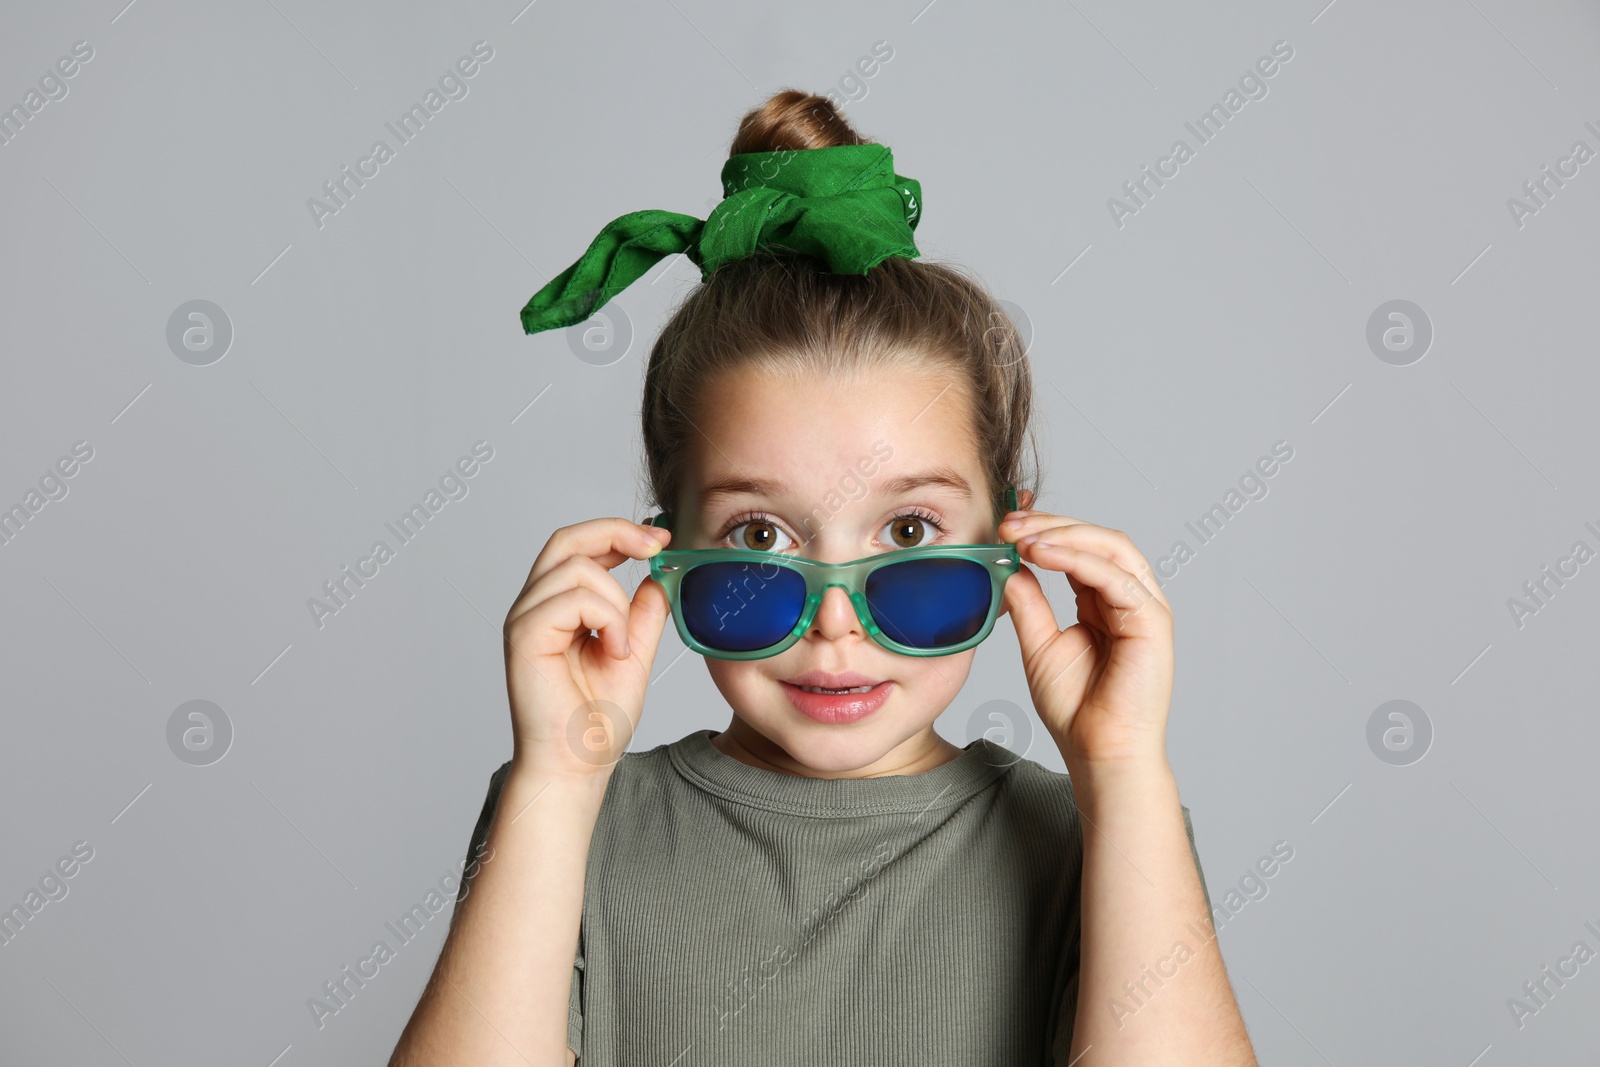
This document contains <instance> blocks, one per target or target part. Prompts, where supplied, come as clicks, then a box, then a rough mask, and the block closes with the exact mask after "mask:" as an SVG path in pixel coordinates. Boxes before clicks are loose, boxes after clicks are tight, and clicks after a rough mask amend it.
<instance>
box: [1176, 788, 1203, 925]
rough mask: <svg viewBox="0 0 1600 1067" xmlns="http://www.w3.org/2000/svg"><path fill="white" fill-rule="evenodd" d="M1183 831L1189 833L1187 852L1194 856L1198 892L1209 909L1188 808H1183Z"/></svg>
mask: <svg viewBox="0 0 1600 1067" xmlns="http://www.w3.org/2000/svg"><path fill="white" fill-rule="evenodd" d="M1179 806H1180V807H1181V806H1182V805H1179ZM1183 832H1184V833H1186V834H1188V835H1189V854H1190V855H1191V856H1193V857H1194V871H1195V873H1196V874H1198V875H1199V876H1200V892H1202V893H1204V894H1205V895H1206V910H1207V911H1210V910H1211V890H1209V889H1207V888H1206V872H1205V870H1204V869H1203V868H1202V867H1201V866H1200V851H1199V850H1198V849H1196V848H1195V847H1194V823H1192V822H1190V821H1189V809H1188V808H1184V809H1183Z"/></svg>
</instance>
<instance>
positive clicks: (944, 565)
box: [646, 487, 1021, 660]
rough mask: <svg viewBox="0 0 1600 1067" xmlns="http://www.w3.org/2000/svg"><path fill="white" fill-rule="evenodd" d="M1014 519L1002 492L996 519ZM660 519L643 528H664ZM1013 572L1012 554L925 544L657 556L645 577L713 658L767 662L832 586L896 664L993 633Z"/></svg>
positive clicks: (665, 520)
mask: <svg viewBox="0 0 1600 1067" xmlns="http://www.w3.org/2000/svg"><path fill="white" fill-rule="evenodd" d="M1015 510H1017V492H1016V489H1015V488H1012V487H1007V488H1006V491H1005V507H1004V510H1002V511H1000V512H998V513H997V515H996V518H999V516H1000V515H1004V514H1005V513H1006V512H1008V511H1015ZM670 523H671V515H670V513H667V512H663V513H661V514H660V515H657V516H655V517H654V518H652V519H649V520H647V522H646V524H647V525H650V526H660V527H664V528H666V529H671V525H670ZM1020 566H1021V564H1020V562H1019V561H1018V559H1017V554H1016V546H1015V545H1013V544H1010V543H1007V542H1001V543H997V544H983V545H925V546H923V547H921V548H900V549H893V550H891V551H888V552H880V553H878V554H877V555H874V556H867V557H866V558H864V559H858V560H854V561H852V562H849V563H821V562H818V561H817V560H814V559H805V558H803V557H800V556H790V555H784V554H782V553H778V552H769V551H766V550H763V549H754V548H686V549H663V550H662V551H660V552H658V553H656V554H655V555H654V556H652V557H650V576H651V577H652V578H654V579H655V580H656V581H657V582H659V583H660V584H661V586H662V588H663V589H665V590H666V593H667V600H668V602H669V603H670V604H671V605H672V619H673V622H674V624H675V625H676V626H677V628H678V636H679V637H681V638H682V639H683V643H684V644H685V645H688V646H689V647H690V648H691V649H693V650H694V651H696V652H698V653H700V654H701V655H702V656H710V657H712V658H713V659H733V660H745V659H763V658H765V657H767V656H776V655H777V654H778V653H780V652H782V651H784V650H785V649H787V648H789V647H790V646H791V645H793V644H794V643H795V642H796V641H798V640H800V638H801V637H803V636H805V634H806V631H807V630H809V629H810V628H811V621H812V619H814V618H815V617H816V614H817V608H818V607H819V606H820V605H821V604H822V594H823V593H825V592H826V591H827V589H828V587H829V586H833V585H836V586H839V587H840V588H841V589H843V590H844V591H845V592H846V593H847V594H849V597H850V601H851V603H853V604H854V605H855V609H856V615H857V617H858V618H860V620H861V625H862V626H863V627H864V628H865V629H866V631H867V633H868V634H869V635H871V637H872V639H873V640H874V641H876V642H877V643H878V644H880V645H882V646H883V647H884V648H887V649H888V650H889V651H890V652H898V653H899V654H900V655H902V656H948V655H952V654H954V653H956V652H964V651H966V650H967V649H969V648H972V647H973V646H975V645H977V644H978V643H979V642H980V641H982V640H983V639H984V638H985V637H988V636H989V632H990V631H991V630H993V629H994V622H995V619H996V618H998V617H999V614H1000V601H1001V594H1002V591H1003V590H1004V589H1005V584H1006V580H1007V579H1008V578H1010V577H1011V576H1012V575H1013V574H1015V573H1016V572H1017V570H1018V568H1019V567H1020Z"/></svg>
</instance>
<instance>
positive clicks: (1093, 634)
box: [391, 90, 1255, 1067]
mask: <svg viewBox="0 0 1600 1067" xmlns="http://www.w3.org/2000/svg"><path fill="white" fill-rule="evenodd" d="M723 179H724V188H725V191H726V192H727V199H725V200H724V201H723V202H722V203H721V204H720V205H719V206H718V208H717V210H715V211H713V212H712V216H711V217H710V218H709V219H707V220H705V221H704V222H702V221H701V220H698V219H694V218H692V217H690V216H686V215H676V214H674V213H671V212H660V211H650V212H636V213H634V214H632V215H626V216H623V217H621V218H619V219H617V220H616V221H615V222H613V223H612V224H611V225H609V226H608V227H606V229H605V230H604V231H602V233H601V235H600V236H599V237H597V238H596V240H595V242H594V243H593V244H592V245H591V247H590V249H589V252H588V253H587V254H586V255H585V256H584V258H583V259H581V260H579V262H578V263H576V264H574V265H573V267H572V268H570V269H569V270H568V271H566V272H565V273H563V274H562V275H560V276H558V277H557V278H555V279H554V280H553V281H552V282H551V283H550V284H549V285H548V286H546V287H545V288H544V289H543V290H541V291H540V293H539V294H537V295H536V296H535V297H534V299H533V300H532V301H530V302H529V305H528V307H527V308H525V309H524V311H523V322H524V326H525V328H526V329H527V330H528V332H534V331H536V330H540V329H548V328H552V327H560V326H568V325H572V324H574V323H577V322H580V321H582V320H583V319H585V318H587V317H588V316H589V315H590V314H592V313H593V311H594V309H595V308H596V307H598V306H599V304H601V303H603V302H604V301H605V300H606V299H608V298H609V297H610V296H611V295H612V294H613V293H615V292H617V291H619V290H620V289H621V288H623V287H625V286H626V285H627V284H628V283H629V282H630V281H632V280H633V279H634V278H636V277H638V276H639V275H641V274H642V273H643V272H644V271H645V269H647V268H648V266H649V265H650V264H651V263H653V262H655V261H656V260H658V259H659V258H660V257H661V256H663V255H666V254H668V253H670V252H673V251H681V252H684V253H685V254H686V255H688V256H690V257H691V258H692V259H693V260H694V262H695V263H696V264H697V265H699V266H701V268H702V271H703V274H704V277H705V284H704V285H702V286H701V287H700V288H699V289H698V290H696V291H695V292H693V293H692V294H691V295H690V296H689V297H688V298H687V299H686V300H685V302H684V303H683V304H682V306H681V307H680V308H679V309H678V310H677V311H676V312H675V314H674V315H673V317H672V319H671V321H670V322H668V324H667V326H666V327H665V329H664V331H663V332H662V334H661V337H660V338H659V339H658V340H657V342H656V343H655V345H654V347H653V349H652V351H651V355H650V363H649V368H648V370H647V372H646V377H645V389H644V405H643V436H644V445H645V451H646V454H647V458H648V464H649V475H650V485H651V490H652V492H653V494H654V497H655V500H656V502H657V503H658V504H659V505H660V506H661V507H662V508H663V509H664V514H663V515H661V516H658V517H656V518H655V519H653V520H652V521H651V522H650V523H647V524H640V523H634V522H630V521H627V520H625V519H620V518H607V519H592V520H589V521H587V522H580V523H577V524H576V525H573V526H569V527H565V528H563V529H560V530H557V531H556V532H555V533H554V534H553V535H552V536H551V538H550V540H549V541H548V542H547V543H546V545H545V546H544V549H543V550H542V551H541V552H540V553H539V555H538V558H537V559H536V560H535V561H534V564H533V569H532V571H531V572H530V574H529V575H528V580H527V583H526V584H525V585H524V587H523V590H522V593H521V595H520V596H519V597H518V598H517V600H516V602H515V603H514V604H513V605H512V607H511V610H510V612H509V613H508V615H507V618H506V625H505V637H506V644H507V649H506V679H507V688H508V690H509V694H510V704H511V715H512V725H513V738H514V747H513V755H512V758H511V759H510V760H509V761H508V762H506V763H505V764H504V765H503V766H501V767H500V768H499V770H497V771H496V772H495V773H494V775H493V776H492V777H491V779H490V789H489V795H488V797H487V798H486V800H485V803H484V806H483V813H482V815H481V816H480V818H479V820H478V825H477V827H476V830H475V832H474V834H473V838H472V843H471V846H470V850H469V859H470V860H471V864H470V866H469V868H468V870H467V872H466V874H467V876H468V877H469V878H470V881H469V882H467V884H466V885H464V886H463V888H462V891H461V897H460V898H459V899H458V901H457V907H456V914H455V917H454V920H453V925H452V927H451V930H450V933H449V936H448V937H447V939H446V941H445V944H444V947H443V949H442V951H441V953H440V958H439V961H438V964H437V967H436V969H435V971H434V974H433V977H432V979H431V980H430V981H429V983H428V986H427V988H426V990H425V991H424V993H423V995H422V997H421V1000H420V1002H419V1003H418V1005H417V1008H416V1011H415V1013H414V1014H413V1016H412V1018H411V1021H410V1023H409V1024H408V1025H407V1027H406V1029H405V1032H404V1033H403V1034H402V1036H401V1038H400V1042H399V1045H398V1047H397V1048H396V1050H395V1053H394V1058H393V1059H392V1060H391V1064H418V1065H421V1064H463V1063H472V1064H475V1065H488V1064H538V1065H545V1064H551V1065H557V1064H563V1063H565V1064H569V1065H570V1064H574V1063H581V1064H583V1065H584V1067H591V1065H592V1067H611V1065H613V1064H660V1065H662V1067H666V1065H669V1064H670V1065H677V1067H690V1065H711V1064H739V1065H751V1064H790V1063H794V1064H799V1063H805V1064H834V1063H848V1064H872V1065H892V1064H935V1063H951V1064H961V1065H963V1067H972V1065H979V1064H996V1065H998V1064H1022V1063H1028V1064H1050V1065H1054V1067H1065V1065H1067V1064H1081V1065H1083V1067H1098V1065H1108V1067H1109V1065H1133V1064H1154V1063H1162V1064H1174V1063H1181V1064H1186V1065H1194V1064H1208V1065H1209V1064H1217V1065H1222V1064H1227V1065H1240V1064H1254V1063H1255V1060H1254V1057H1253V1055H1252V1052H1251V1049H1250V1044H1249V1040H1248V1038H1247V1036H1246V1033H1245V1029H1244V1024H1243V1020H1242V1019H1241V1017H1240V1014H1239V1009H1238V1006H1237V1004H1236V1003H1235V1001H1234V998H1233V994H1232V990H1231V989H1230V987H1229V984H1228V980H1227V975H1226V973H1225V970H1224V967H1223V962H1222V957H1221V954H1220V952H1219V950H1218V947H1217V943H1216V940H1215V935H1214V932H1213V927H1212V925H1211V917H1210V901H1209V898H1208V896H1207V894H1206V890H1205V886H1204V882H1203V880H1202V876H1201V874H1200V870H1199V859H1198V856H1197V855H1196V854H1195V852H1194V848H1193V836H1192V831H1191V830H1190V829H1189V821H1188V811H1187V809H1186V808H1184V807H1183V805H1182V804H1180V802H1179V797H1178V789H1177V785H1176V782H1175V780H1174V778H1173V773H1172V770H1171V768H1170V767H1169V765H1168V763H1167V760H1166V754H1165V731H1166V720H1167V709H1168V703H1169V699H1170V695H1171V690H1172V671H1173V629H1172V614H1171V610H1170V606H1169V605H1168V603H1167V600H1166V597H1165V596H1164V595H1163V594H1162V591H1161V587H1160V586H1159V585H1158V584H1157V583H1156V581H1155V576H1154V574H1153V573H1152V571H1151V568H1150V564H1149V563H1147V562H1146V561H1145V559H1144V557H1143V556H1142V555H1141V554H1140V553H1139V551H1138V549H1136V548H1135V547H1134V545H1133V543H1132V542H1131V541H1130V540H1129V539H1128V537H1127V536H1126V535H1125V534H1123V533H1121V532H1120V531H1117V530H1112V529H1107V528H1105V527H1102V526H1096V525H1094V524H1092V523H1088V522H1084V521H1082V520H1079V519H1075V518H1069V517H1065V516H1059V515H1050V514H1046V513H1043V512H1040V511H1036V510H1032V508H1031V506H1032V503H1033V498H1034V492H1033V491H1032V490H1029V489H1023V490H1022V491H1021V492H1020V494H1019V495H1013V494H1012V493H1010V492H1008V490H1011V489H1012V487H1015V486H1018V485H1020V484H1022V483H1024V482H1025V481H1026V480H1027V479H1028V472H1027V471H1026V470H1025V469H1024V451H1025V445H1031V436H1030V432H1029V429H1028V418H1029V413H1030V405H1031V379H1030V372H1029V369H1028V363H1027V359H1026V357H1025V354H1024V352H1023V349H1022V345H1021V343H1020V341H1019V339H1018V337H1017V335H1016V331H1015V330H1014V329H1013V328H1012V327H1011V324H1010V323H1009V321H1008V320H1007V319H1006V317H1005V315H1004V313H1003V312H1002V311H1000V309H999V308H998V307H997V305H996V304H995V302H994V300H993V299H992V298H991V297H990V296H989V295H987V294H986V293H985V292H984V291H983V289H982V288H981V287H980V286H979V285H977V284H976V283H975V282H973V281H971V280H970V279H969V278H968V277H967V276H966V275H965V274H963V273H962V272H961V271H960V270H958V269H956V268H952V267H949V266H945V265H941V264H935V263H930V262H927V261H919V260H918V253H917V251H916V248H915V245H914V244H913V243H912V242H911V231H912V230H913V229H914V228H915V226H916V223H917V221H919V219H920V217H921V187H920V185H919V184H918V183H917V182H916V181H915V180H913V179H909V178H905V177H903V176H901V175H897V174H894V173H893V164H892V158H891V156H890V154H889V150H888V149H887V148H886V147H884V146H882V145H877V144H874V143H872V142H869V141H866V140H864V139H863V138H861V137H860V136H859V135H857V134H856V133H855V131H854V130H852V129H851V128H850V127H849V126H848V125H847V124H846V123H845V122H844V120H843V119H842V118H841V117H840V116H839V115H838V114H837V113H836V112H835V110H834V109H833V107H832V105H831V104H830V103H829V102H828V101H827V100H826V99H824V98H822V97H819V96H813V95H808V94H804V93H800V92H797V91H793V90H788V91H784V92H780V93H778V94H776V95H775V96H773V97H772V98H771V99H770V100H769V101H768V102H767V103H766V104H765V105H764V106H762V107H760V108H758V109H756V110H754V111H752V112H750V113H749V114H748V115H746V116H745V118H744V120H743V122H742V123H741V124H740V127H739V131H738V134H737V136H736V137H735V139H734V143H733V146H732V149H731V152H730V159H729V161H728V164H727V166H726V167H725V168H724V171H723ZM1018 503H1020V505H1021V507H1020V509H1019V508H1018V506H1017V505H1018ZM628 559H638V560H650V561H651V564H652V577H651V579H649V580H645V581H642V582H641V583H640V584H639V587H638V589H637V590H636V591H635V592H634V594H633V596H632V598H631V599H630V598H629V597H628V596H627V595H626V593H625V592H624V590H623V588H622V586H621V584H620V583H619V582H618V581H617V580H616V579H615V578H614V577H613V576H612V575H611V573H610V571H611V570H612V569H613V568H615V567H617V566H618V565H619V564H621V563H622V562H623V561H625V560H628ZM1019 560H1020V561H1021V562H1025V563H1027V564H1029V565H1031V566H1032V567H1039V568H1044V569H1045V570H1052V571H1060V572H1062V573H1064V574H1065V575H1066V577H1067V580H1068V582H1069V583H1070V584H1071V587H1072V589H1073V591H1074V592H1075V593H1076V596H1077V605H1076V606H1077V616H1078V621H1077V623H1076V624H1075V625H1073V626H1071V627H1069V628H1067V629H1065V630H1060V629H1058V628H1057V625H1056V619H1055V614H1054V611H1053V609H1052V607H1051V605H1050V603H1049V602H1048V601H1047V600H1046V598H1045V596H1044V594H1043V592H1042V590H1041V588H1040V584H1039V580H1038V578H1037V577H1036V576H1035V575H1034V573H1033V572H1032V571H1031V570H1030V569H1029V568H1028V567H1025V566H1021V565H1020V563H1019ZM847 563H853V564H855V565H854V566H852V567H843V566H827V565H828V564H832V565H840V564H847ZM819 564H822V565H821V566H819ZM999 614H1008V615H1009V616H1010V618H1011V625H1012V628H1013V629H1014V631H1015V633H1016V637H1017V641H1018V643H1019V645H1020V648H1021V653H1022V663H1023V668H1024V671H1025V673H1026V676H1027V682H1028V687H1029V691H1030V693H1031V695H1032V698H1033V702H1034V708H1035V710H1036V712H1037V713H1038V716H1039V719H1040V721H1041V722H1042V723H1043V724H1044V727H1045V729H1046V730H1047V731H1048V733H1049V736H1050V737H1051V739H1052V740H1053V741H1054V742H1055V744H1056V745H1057V747H1058V748H1059V749H1060V751H1061V754H1062V758H1063V759H1064V761H1065V763H1066V767H1067V770H1068V772H1069V773H1068V774H1066V775H1063V774H1059V773H1056V772H1054V771H1051V770H1049V769H1047V768H1045V767H1043V766H1041V765H1040V764H1038V763H1035V762H1034V761H1032V760H1028V759H1025V758H1022V759H1019V758H1018V757H1016V756H1014V755H1012V754H1011V753H1009V752H1008V751H1007V750H1006V749H1005V748H1003V747H1001V746H999V745H997V744H995V743H993V742H992V741H990V740H988V739H987V738H980V739H978V740H976V741H973V742H972V743H970V744H968V745H966V746H965V747H964V748H958V747H956V746H955V745H953V744H951V743H950V742H949V741H946V740H945V739H944V738H943V737H941V736H940V735H939V734H938V733H937V732H936V731H935V729H934V722H935V720H936V719H938V717H939V715H940V713H942V712H943V711H944V710H945V709H946V708H947V707H948V706H949V705H950V703H951V701H952V700H953V699H954V698H955V697H956V695H957V693H958V692H959V691H960V690H961V687H962V684H963V683H964V682H965V680H966V677H967V672H968V669H969V667H970V666H971V663H972V656H973V651H974V646H975V645H976V644H977V642H979V641H981V640H983V638H984V637H985V636H986V635H987V634H988V633H989V631H990V627H992V625H993V623H994V621H995V618H996V616H997V615H999ZM669 617H670V618H671V619H672V621H673V624H674V626H675V627H676V628H677V630H678V632H679V634H680V635H681V636H682V637H683V639H684V640H685V642H686V643H688V644H689V646H690V647H691V648H692V649H694V650H695V651H698V652H701V653H702V654H703V655H705V656H706V665H707V667H708V669H709V670H710V672H711V676H712V679H713V680H714V681H715V683H716V686H717V688H718V689H719V690H720V691H721V693H722V695H723V696H724V697H725V698H727V701H728V703H729V705H731V707H732V711H733V713H732V717H731V718H730V720H729V722H728V726H727V728H726V729H724V730H721V731H713V730H709V729H705V730H698V731H695V732H693V733H691V734H689V735H688V736H687V737H684V738H682V739H680V740H678V741H676V742H673V743H671V744H665V745H660V746H657V747H656V748H653V749H650V750H649V751H646V752H626V751H625V750H626V747H627V743H628V739H629V737H630V736H631V734H632V732H633V730H634V729H635V728H636V727H637V725H638V721H639V716H640V714H641V712H642V709H643V704H644V699H645V695H646V686H647V684H648V682H649V680H650V675H651V668H652V664H653V663H654V661H655V654H656V648H657V643H658V641H659V639H660V636H661V633H662V630H663V629H664V628H665V626H666V625H667V623H668V620H669ZM469 889H470V894H469Z"/></svg>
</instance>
